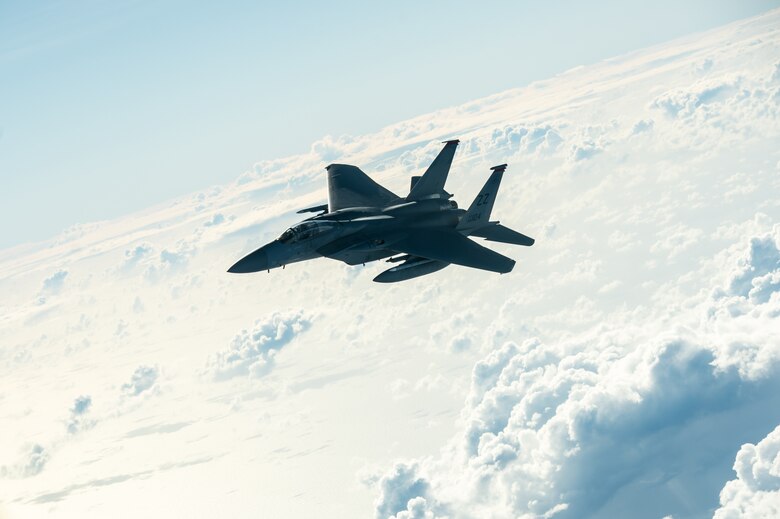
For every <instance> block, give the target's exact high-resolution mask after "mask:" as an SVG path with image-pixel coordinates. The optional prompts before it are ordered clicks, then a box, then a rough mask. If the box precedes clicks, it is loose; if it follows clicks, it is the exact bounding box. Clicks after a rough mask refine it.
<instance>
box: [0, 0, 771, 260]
mask: <svg viewBox="0 0 780 519" xmlns="http://www.w3.org/2000/svg"><path fill="white" fill-rule="evenodd" d="M777 5H778V2H771V1H761V0H749V1H742V2H731V1H717V2H712V1H704V0H695V1H690V2H676V1H669V0H663V1H658V2H652V3H649V2H641V3H640V2H634V3H631V4H630V5H629V4H628V3H626V2H619V1H601V2H588V3H583V2H573V1H572V2H569V1H561V2H479V3H465V2H464V3H461V2H452V1H449V2H426V3H424V4H423V3H417V2H393V3H389V2H383V3H372V4H368V3H365V2H338V3H335V4H328V5H327V6H326V5H323V4H319V3H305V2H294V3H284V4H281V3H255V2H232V3H229V4H227V5H225V4H213V3H204V4H202V5H197V6H195V7H193V5H192V4H191V3H188V2H175V1H173V2H165V3H159V2H151V1H144V0H139V1H126V2H89V1H84V2H36V3H32V2H16V3H3V4H0V78H2V80H0V99H2V102H0V180H1V181H2V186H3V189H2V190H0V207H2V217H1V218H0V247H8V246H13V245H16V244H20V243H24V242H29V241H38V240H42V239H45V238H48V237H51V236H53V235H54V234H56V233H57V232H59V231H61V230H62V229H64V228H66V227H68V226H70V225H72V224H75V223H79V222H87V221H93V220H99V219H105V218H113V217H117V216H120V215H122V214H125V213H127V212H130V211H133V210H137V209H141V208H143V207H146V206H148V205H152V204H155V203H159V202H163V201H164V200H166V199H168V198H170V197H172V196H176V195H179V194H183V193H186V192H190V191H193V190H196V189H200V188H203V187H206V186H209V185H212V184H217V183H224V182H226V181H228V180H230V179H232V178H235V177H236V176H238V175H239V174H240V173H241V172H242V171H244V170H246V169H248V168H249V167H251V165H252V164H253V163H254V162H256V161H258V160H261V159H270V158H276V157H280V156H286V155H290V154H294V153H300V152H302V151H305V150H307V149H308V148H309V146H310V144H311V143H312V141H314V140H316V139H318V138H320V137H322V136H324V135H326V134H331V135H340V134H345V133H346V134H362V133H366V132H371V131H374V130H377V129H379V128H381V127H383V126H385V125H387V124H390V123H393V122H396V121H399V120H402V119H404V118H407V117H412V116H415V115H419V114H421V113H426V112H430V111H433V110H436V109H439V108H442V107H446V106H450V105H454V104H458V103H461V102H464V101H468V100H470V99H474V98H478V97H481V96H485V95H488V94H491V93H495V92H499V91H501V90H504V89H507V88H512V87H517V86H522V85H525V84H527V83H529V82H530V81H533V80H536V79H543V78H546V77H549V76H551V75H554V74H555V73H557V72H560V71H563V70H566V69H568V68H570V67H573V66H576V65H580V64H587V63H592V62H595V61H598V60H600V59H604V58H608V57H610V56H614V55H617V54H621V53H625V52H627V51H630V50H634V49H638V48H642V47H645V46H647V45H650V44H653V43H659V42H662V41H666V40H669V39H671V38H675V37H678V36H681V35H685V34H688V33H691V32H694V31H700V30H705V29H708V28H712V27H716V26H718V25H722V24H724V23H727V22H729V21H732V20H736V19H739V18H744V17H747V16H751V15H754V14H758V13H760V12H763V11H765V10H768V9H770V8H772V7H776V6H777Z"/></svg>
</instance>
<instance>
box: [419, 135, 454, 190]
mask: <svg viewBox="0 0 780 519" xmlns="http://www.w3.org/2000/svg"><path fill="white" fill-rule="evenodd" d="M459 142H460V141H459V140H457V139H455V140H452V141H446V142H445V143H444V148H442V150H441V151H440V152H439V154H438V155H437V156H436V158H435V159H433V162H432V163H431V165H430V166H428V169H427V170H426V171H425V174H424V175H423V176H422V177H420V180H418V181H417V182H415V183H414V185H413V186H412V190H411V191H410V192H409V196H407V197H406V199H407V200H420V199H423V198H432V197H436V196H440V197H449V195H448V194H447V192H446V191H444V183H445V182H447V175H448V174H449V172H450V166H452V158H453V157H454V156H455V149H456V148H457V147H458V143H459Z"/></svg>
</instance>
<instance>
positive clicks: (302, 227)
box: [278, 222, 336, 243]
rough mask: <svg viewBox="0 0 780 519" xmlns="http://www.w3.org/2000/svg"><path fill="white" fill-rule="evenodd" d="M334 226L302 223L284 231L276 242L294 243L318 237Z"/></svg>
mask: <svg viewBox="0 0 780 519" xmlns="http://www.w3.org/2000/svg"><path fill="white" fill-rule="evenodd" d="M335 226H336V224H334V223H333V222H302V223H299V224H296V225H293V226H292V227H290V228H289V229H287V230H286V231H284V232H283V233H282V235H281V236H279V238H278V240H279V241H280V242H282V243H295V242H298V241H301V240H305V239H308V238H312V237H314V236H317V235H320V234H322V233H324V232H327V231H329V230H331V229H333V228H334V227H335Z"/></svg>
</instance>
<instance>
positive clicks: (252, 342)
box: [206, 311, 311, 380]
mask: <svg viewBox="0 0 780 519" xmlns="http://www.w3.org/2000/svg"><path fill="white" fill-rule="evenodd" d="M310 325H311V320H310V319H309V318H308V317H306V316H304V314H303V312H300V311H299V312H296V313H286V314H283V313H274V314H272V315H271V316H269V317H268V318H266V319H258V320H256V321H255V326H254V328H253V329H251V330H246V329H244V330H241V332H240V333H238V334H237V335H236V336H235V337H233V340H232V341H231V343H230V346H229V347H228V348H227V349H225V350H223V351H220V352H217V353H216V355H214V356H213V357H212V358H210V359H209V361H208V363H207V367H206V373H208V374H210V375H211V376H212V377H213V378H214V379H215V380H226V379H229V378H232V377H235V376H239V375H247V374H248V375H251V376H255V377H260V376H263V375H265V374H267V373H268V372H269V371H270V370H271V369H272V368H273V365H274V362H275V358H276V355H277V353H278V352H279V350H281V349H282V348H283V347H284V346H285V345H287V344H288V343H290V342H291V341H292V340H293V339H295V337H297V336H298V335H299V334H301V333H302V332H304V331H305V330H307V329H308V328H309V326H310Z"/></svg>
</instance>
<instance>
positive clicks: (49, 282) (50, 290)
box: [41, 269, 68, 295]
mask: <svg viewBox="0 0 780 519" xmlns="http://www.w3.org/2000/svg"><path fill="white" fill-rule="evenodd" d="M67 277H68V271H67V270H64V269H60V270H58V271H57V272H55V273H54V274H52V275H51V276H49V277H47V278H45V279H44V280H43V283H42V285H41V293H42V294H44V295H54V294H59V293H60V291H61V290H62V285H63V284H65V278H67Z"/></svg>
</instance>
